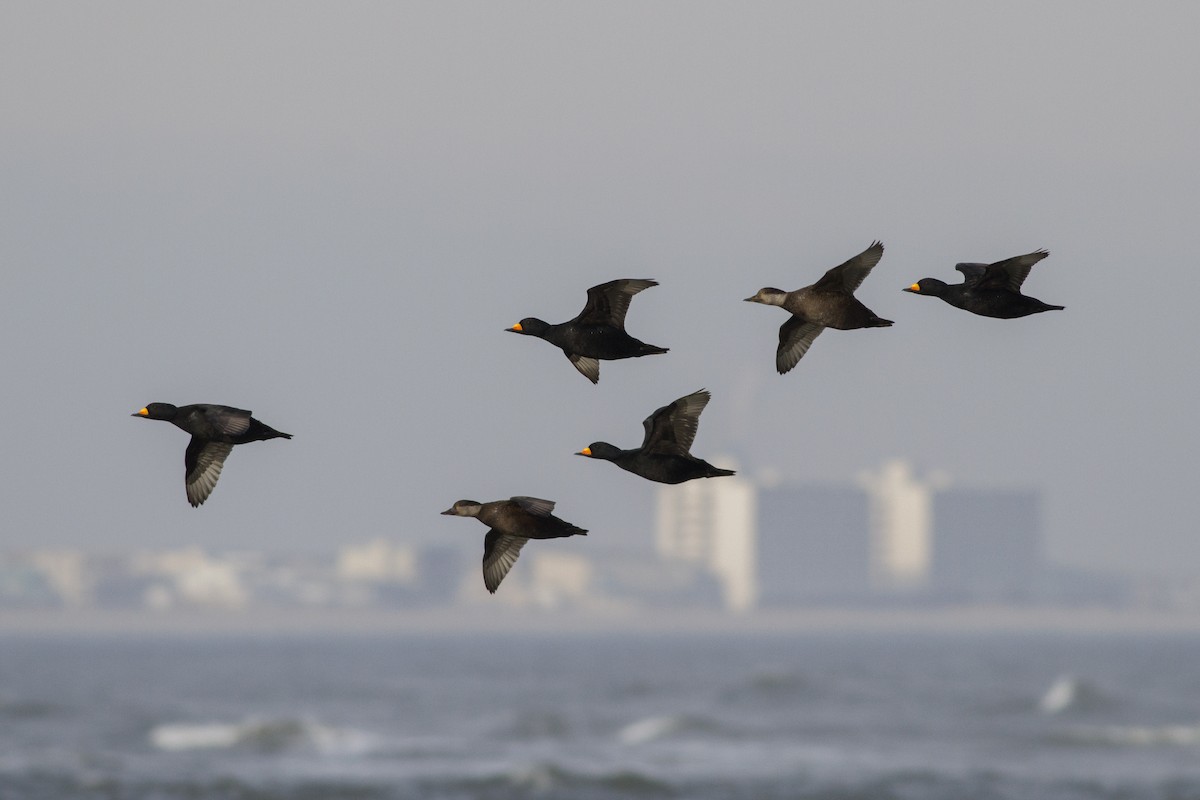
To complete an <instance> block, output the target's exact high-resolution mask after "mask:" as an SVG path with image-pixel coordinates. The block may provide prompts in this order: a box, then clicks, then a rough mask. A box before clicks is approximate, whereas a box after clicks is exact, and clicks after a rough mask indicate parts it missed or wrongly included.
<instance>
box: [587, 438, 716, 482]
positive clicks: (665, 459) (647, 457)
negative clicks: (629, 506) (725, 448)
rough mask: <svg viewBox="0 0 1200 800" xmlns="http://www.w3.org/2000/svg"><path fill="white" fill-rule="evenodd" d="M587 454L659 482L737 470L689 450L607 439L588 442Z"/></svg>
mask: <svg viewBox="0 0 1200 800" xmlns="http://www.w3.org/2000/svg"><path fill="white" fill-rule="evenodd" d="M587 449H588V451H589V452H588V455H590V456H591V457H592V458H599V459H601V460H603V461H611V462H612V463H614V464H616V465H617V466H618V467H620V468H621V469H623V470H625V471H626V472H632V473H633V474H634V475H640V476H641V477H643V478H645V479H647V480H651V481H656V482H658V483H684V482H685V481H690V480H693V479H695V478H722V477H725V476H727V475H734V474H736V473H735V472H734V471H733V470H731V469H721V468H719V467H714V466H713V465H712V464H710V463H708V462H707V461H705V460H704V459H702V458H696V457H695V456H694V455H692V454H691V453H654V452H646V451H645V450H644V449H642V448H641V447H637V448H634V449H632V450H622V449H621V448H619V447H614V446H613V445H611V444H608V443H607V442H594V443H592V444H591V445H589V446H588V448H587Z"/></svg>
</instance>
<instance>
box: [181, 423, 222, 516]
mask: <svg viewBox="0 0 1200 800" xmlns="http://www.w3.org/2000/svg"><path fill="white" fill-rule="evenodd" d="M232 451H233V445H231V444H228V443H226V442H214V441H212V440H211V439H205V438H203V437H200V436H193V437H192V440H191V441H190V442H188V446H187V452H185V453H184V454H183V467H184V472H183V485H184V488H185V489H186V490H187V499H188V502H189V503H191V504H192V507H193V508H195V507H197V506H199V505H200V504H201V503H203V502H204V501H205V500H207V499H208V496H209V495H210V494H212V490H213V488H214V487H216V485H217V479H218V478H220V477H221V468H222V467H224V466H225V458H226V457H227V456H228V455H229V454H230V453H231V452H232Z"/></svg>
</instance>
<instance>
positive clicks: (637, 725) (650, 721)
mask: <svg viewBox="0 0 1200 800" xmlns="http://www.w3.org/2000/svg"><path fill="white" fill-rule="evenodd" d="M722 732H725V731H724V729H723V727H722V726H721V725H720V724H718V723H717V722H714V721H713V720H711V719H707V718H704V717H696V716H691V715H688V714H665V715H662V716H656V717H646V718H645V719H639V720H638V721H637V722H631V723H629V724H628V725H626V726H625V727H623V728H621V729H620V730H619V731H617V741H619V742H620V743H621V744H626V745H631V744H644V743H646V742H653V741H658V740H659V739H667V738H671V737H674V736H681V735H687V734H707V735H713V734H720V733H722Z"/></svg>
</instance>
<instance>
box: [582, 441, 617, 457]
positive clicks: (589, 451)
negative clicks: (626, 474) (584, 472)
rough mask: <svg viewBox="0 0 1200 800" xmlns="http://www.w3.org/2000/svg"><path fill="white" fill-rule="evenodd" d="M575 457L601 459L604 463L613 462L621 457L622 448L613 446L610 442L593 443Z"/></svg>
mask: <svg viewBox="0 0 1200 800" xmlns="http://www.w3.org/2000/svg"><path fill="white" fill-rule="evenodd" d="M575 455H577V456H587V457H588V458H599V459H602V460H604V461H612V460H613V459H615V458H616V457H617V456H619V455H621V448H619V447H616V446H615V445H611V444H609V443H608V442H592V443H591V444H589V445H588V446H587V447H585V448H583V449H582V450H580V451H579V452H578V453H576V454H575Z"/></svg>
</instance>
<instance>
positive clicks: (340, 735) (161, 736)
mask: <svg viewBox="0 0 1200 800" xmlns="http://www.w3.org/2000/svg"><path fill="white" fill-rule="evenodd" d="M149 739H150V744H151V745H153V746H154V747H155V748H156V749H158V750H164V751H168V752H182V751H187V750H230V749H244V750H252V751H256V752H267V753H275V752H282V751H286V750H297V749H311V750H315V751H316V752H319V753H322V754H327V755H365V754H368V753H370V752H372V751H374V750H375V749H377V746H378V745H377V741H376V738H375V737H374V736H372V735H371V734H369V733H365V732H363V731H356V730H352V729H347V728H331V727H328V726H325V725H320V724H318V723H316V722H313V721H310V720H302V719H247V720H244V721H242V722H233V723H229V722H177V723H168V724H163V725H157V726H155V727H154V728H152V729H151V730H150V733H149Z"/></svg>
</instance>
